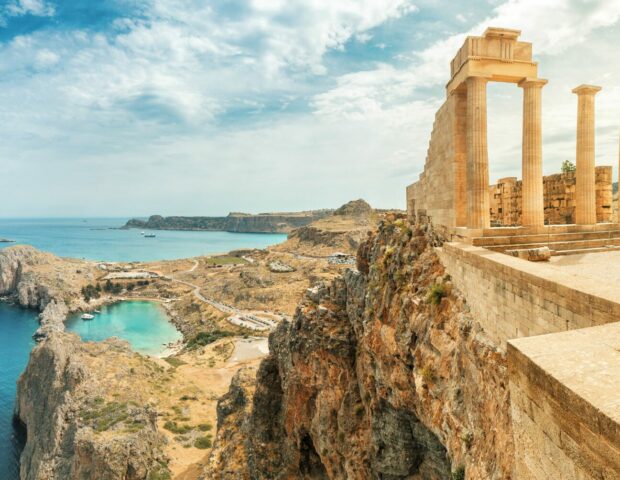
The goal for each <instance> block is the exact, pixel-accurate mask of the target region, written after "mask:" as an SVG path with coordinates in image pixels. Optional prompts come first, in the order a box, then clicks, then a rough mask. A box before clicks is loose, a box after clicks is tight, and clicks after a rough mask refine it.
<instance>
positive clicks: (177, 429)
mask: <svg viewBox="0 0 620 480" xmlns="http://www.w3.org/2000/svg"><path fill="white" fill-rule="evenodd" d="M164 428H165V429H166V430H168V431H169V432H172V433H176V434H179V435H183V434H184V433H189V432H191V431H192V430H193V429H192V427H190V426H189V425H179V424H178V423H177V422H172V421H170V420H168V421H167V422H166V423H164Z"/></svg>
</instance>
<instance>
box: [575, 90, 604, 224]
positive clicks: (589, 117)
mask: <svg viewBox="0 0 620 480" xmlns="http://www.w3.org/2000/svg"><path fill="white" fill-rule="evenodd" d="M600 90H601V87H595V86H593V85H580V86H578V87H577V88H575V89H574V90H573V93H576V94H577V97H578V100H577V171H576V172H575V176H576V183H575V223H577V224H579V225H591V224H595V223H596V185H595V183H596V178H595V172H594V96H595V95H596V94H597V93H598V92H599V91H600Z"/></svg>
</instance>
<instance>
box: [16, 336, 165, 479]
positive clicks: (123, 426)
mask: <svg viewBox="0 0 620 480" xmlns="http://www.w3.org/2000/svg"><path fill="white" fill-rule="evenodd" d="M144 362H145V360H143V359H142V358H140V356H139V355H137V354H134V353H132V352H131V350H130V348H129V345H128V344H127V343H125V342H122V341H120V340H114V339H111V340H107V341H105V342H102V343H83V342H81V341H80V340H79V338H78V337H77V336H76V335H73V334H68V333H63V332H55V333H52V334H51V335H50V336H49V337H48V338H47V340H46V341H44V342H42V343H40V344H39V345H37V346H36V347H35V348H34V350H33V351H32V354H31V357H30V361H29V363H28V367H27V368H26V370H25V372H24V373H23V374H22V376H21V377H20V379H19V381H18V386H17V390H18V392H17V407H16V409H17V411H16V414H17V416H18V417H19V419H20V421H21V422H22V423H23V424H24V425H25V427H26V431H27V442H26V446H25V448H24V451H23V453H22V456H21V473H20V476H21V479H22V480H54V479H58V480H60V479H62V480H66V479H75V480H78V479H79V480H90V479H94V478H97V479H108V480H116V479H118V480H144V479H147V478H148V479H149V480H153V479H164V478H170V477H169V476H167V475H168V474H167V467H166V459H165V458H164V456H163V454H162V453H161V448H162V442H163V440H162V438H161V436H160V434H158V432H157V424H156V420H157V413H156V411H155V410H154V409H153V408H151V407H150V406H149V405H148V402H146V401H144V399H142V398H141V397H140V391H138V390H137V387H136V386H135V385H134V382H133V381H132V370H134V371H135V370H136V369H138V368H145V367H147V365H142V364H143V363H144ZM112 363H113V364H114V372H113V373H114V374H112V370H111V365H112ZM100 372H106V375H99V373H100Z"/></svg>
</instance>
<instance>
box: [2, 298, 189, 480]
mask: <svg viewBox="0 0 620 480" xmlns="http://www.w3.org/2000/svg"><path fill="white" fill-rule="evenodd" d="M38 325H39V323H38V319H37V313H36V312H34V311H32V310H25V309H21V308H18V307H15V306H13V305H7V304H5V303H1V302H0V332H2V334H1V335H0V353H1V354H0V479H2V480H19V454H20V451H21V447H22V445H21V442H20V437H19V432H18V431H17V430H16V429H15V427H14V425H13V412H14V409H15V392H16V382H17V379H18V377H19V375H20V374H21V372H22V371H23V370H24V368H26V364H27V363H28V356H29V354H30V350H31V349H32V347H33V346H34V344H35V342H34V340H32V334H33V333H34V331H35V330H36V329H37V327H38ZM66 325H67V330H70V331H72V332H75V333H77V334H79V335H80V336H81V337H82V338H83V339H84V340H87V341H101V340H104V339H106V338H109V337H120V338H123V339H125V340H127V341H129V342H130V343H131V345H132V347H133V349H134V350H136V351H138V352H140V353H143V354H148V355H158V354H160V353H161V352H162V351H163V350H164V349H165V347H164V344H167V343H169V342H175V341H177V340H179V339H180V338H181V334H180V333H179V332H178V331H177V330H176V329H175V328H174V326H173V325H172V324H171V323H170V322H169V321H168V317H167V316H166V314H165V313H164V311H163V309H162V308H161V307H160V306H159V305H158V304H156V303H154V302H121V303H116V304H114V305H110V306H107V307H103V308H102V309H101V313H100V314H97V315H95V319H93V320H90V321H84V320H81V319H80V318H79V315H75V316H73V317H71V318H69V319H68V320H67V324H66Z"/></svg>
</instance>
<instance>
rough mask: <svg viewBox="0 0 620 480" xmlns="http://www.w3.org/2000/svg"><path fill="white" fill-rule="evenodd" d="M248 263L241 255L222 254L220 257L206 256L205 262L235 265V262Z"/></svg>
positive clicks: (208, 263)
mask: <svg viewBox="0 0 620 480" xmlns="http://www.w3.org/2000/svg"><path fill="white" fill-rule="evenodd" d="M243 263H248V262H247V261H245V260H244V259H243V258H240V257H231V256H230V255H222V256H219V257H208V258H205V264H207V265H235V264H243Z"/></svg>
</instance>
